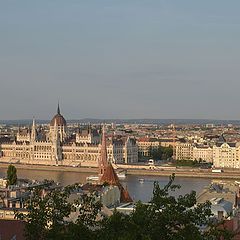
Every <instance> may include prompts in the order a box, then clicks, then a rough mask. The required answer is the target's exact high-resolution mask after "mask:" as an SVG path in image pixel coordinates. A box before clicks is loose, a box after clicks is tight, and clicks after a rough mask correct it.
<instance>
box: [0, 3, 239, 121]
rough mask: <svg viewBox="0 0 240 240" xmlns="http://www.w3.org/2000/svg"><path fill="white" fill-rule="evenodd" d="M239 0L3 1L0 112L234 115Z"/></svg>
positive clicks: (7, 115)
mask: <svg viewBox="0 0 240 240" xmlns="http://www.w3.org/2000/svg"><path fill="white" fill-rule="evenodd" d="M239 7H240V2H238V1H234V0H232V1H228V2H226V1H221V0H213V1H211V2H209V1H206V0H203V1H199V2H194V3H193V2H192V1H190V0H183V1H181V2H179V1H176V0H175V1H171V2H170V1H163V0H162V1H154V0H152V1H136V0H134V1H126V0H124V1H119V2H117V1H107V0H103V1H101V2H99V1H89V2H81V1H79V2H78V1H67V2H66V1H57V2H49V1H46V0H43V1H41V2H31V1H25V0H24V1H21V2H18V1H11V2H9V1H8V2H5V1H3V2H1V3H0V19H1V21H0V31H1V33H2V34H1V44H0V51H1V55H0V63H1V64H0V79H1V87H0V119H1V120H10V119H31V118H32V117H33V116H35V117H36V119H44V120H47V119H50V118H51V116H52V114H53V113H55V111H56V104H57V101H58V100H59V101H60V105H61V109H62V112H63V114H64V116H66V118H67V119H84V118H98V119H142V118H144V119H145V118H148V119H222V120H224V119H226V120H230V119H231V120H239V119H240V111H239V110H238V107H237V103H238V102H239V100H240V99H239V93H238V92H239V88H240V82H239V80H238V77H239V75H240V69H239V62H240V59H239V56H240V51H239V44H238V42H239V40H240V30H239V29H240V28H239V24H240V16H239V13H238V9H239Z"/></svg>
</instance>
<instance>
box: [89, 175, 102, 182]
mask: <svg viewBox="0 0 240 240" xmlns="http://www.w3.org/2000/svg"><path fill="white" fill-rule="evenodd" d="M86 180H87V181H93V182H94V181H98V180H99V177H98V176H88V177H86Z"/></svg>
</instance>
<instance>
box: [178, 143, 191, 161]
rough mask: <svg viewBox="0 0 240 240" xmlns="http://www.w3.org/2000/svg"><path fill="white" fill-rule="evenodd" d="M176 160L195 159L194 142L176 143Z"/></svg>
mask: <svg viewBox="0 0 240 240" xmlns="http://www.w3.org/2000/svg"><path fill="white" fill-rule="evenodd" d="M176 160H193V145H192V143H177V144H176Z"/></svg>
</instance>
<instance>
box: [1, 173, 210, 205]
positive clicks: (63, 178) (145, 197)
mask: <svg viewBox="0 0 240 240" xmlns="http://www.w3.org/2000/svg"><path fill="white" fill-rule="evenodd" d="M17 174H18V177H19V178H28V179H36V180H44V179H49V180H54V181H56V182H60V183H61V184H62V185H64V186H65V185H69V184H73V183H76V182H79V183H85V181H86V177H87V176H89V175H91V174H90V173H77V172H62V171H43V170H23V169H18V171H17ZM5 176H6V169H0V177H5ZM140 178H144V182H143V183H140V182H139V179H140ZM154 181H157V182H159V184H160V186H164V185H165V184H167V183H168V177H160V176H135V175H128V176H127V177H126V179H125V180H123V181H122V184H123V186H124V187H127V189H128V191H129V193H130V195H131V197H132V198H133V199H134V200H135V201H137V200H141V201H143V202H147V201H149V200H150V199H151V196H152V190H153V183H154ZM210 182H211V180H210V179H204V178H186V177H176V179H175V182H174V183H175V184H179V185H180V186H181V189H179V190H176V192H173V193H172V194H173V195H174V196H178V195H180V194H181V195H183V194H187V193H190V192H191V191H192V190H194V191H196V192H197V193H199V192H200V191H201V190H202V189H203V188H204V186H206V185H208V184H209V183H210Z"/></svg>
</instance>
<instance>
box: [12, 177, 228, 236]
mask: <svg viewBox="0 0 240 240" xmlns="http://www.w3.org/2000/svg"><path fill="white" fill-rule="evenodd" d="M174 177H175V176H174V175H172V176H170V179H169V183H168V184H167V185H166V186H164V187H160V185H159V183H158V182H155V183H154V188H153V197H152V199H151V201H150V202H149V203H148V204H144V203H142V202H137V203H136V208H135V210H134V211H133V212H132V213H131V214H129V215H126V214H123V213H120V212H117V211H116V210H115V211H113V214H112V216H110V217H107V216H106V217H104V216H102V215H101V217H99V213H100V211H101V207H102V205H101V203H100V202H99V201H98V200H97V198H96V195H95V194H94V193H92V194H90V195H83V196H81V197H80V198H79V199H76V200H75V201H74V202H73V203H69V201H68V198H69V196H70V194H71V192H72V191H73V190H74V189H75V188H76V186H71V187H67V188H63V189H55V190H53V191H52V192H49V193H48V194H47V195H46V196H43V195H42V194H41V190H40V189H34V190H33V194H32V195H31V198H30V199H29V200H28V201H27V203H26V208H27V210H28V211H29V213H28V214H27V215H23V214H20V213H17V214H16V217H17V218H18V219H22V220H25V221H26V222H27V224H26V237H27V239H28V240H35V239H40V240H43V239H49V240H50V239H60V240H61V239H81V240H85V239H86V240H87V239H91V240H95V239H96V240H136V239H138V240H158V239H164V240H192V239H196V240H219V239H224V240H230V239H232V237H233V234H232V233H231V232H229V231H227V230H225V229H224V228H223V227H219V226H218V225H217V224H216V223H215V222H214V221H212V220H211V219H212V214H211V204H210V202H205V203H203V204H197V203H196V192H194V191H192V192H191V193H189V194H186V195H184V196H182V195H180V196H179V197H177V198H175V197H173V196H172V195H171V194H170V193H171V192H172V191H175V190H176V189H179V188H180V186H178V185H174ZM71 212H77V213H78V214H79V215H78V218H77V220H76V221H75V222H71V221H70V222H69V221H65V220H64V219H65V218H67V217H68V216H69V215H70V213H71ZM200 227H204V229H205V230H204V231H202V230H200V229H203V228H200Z"/></svg>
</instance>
